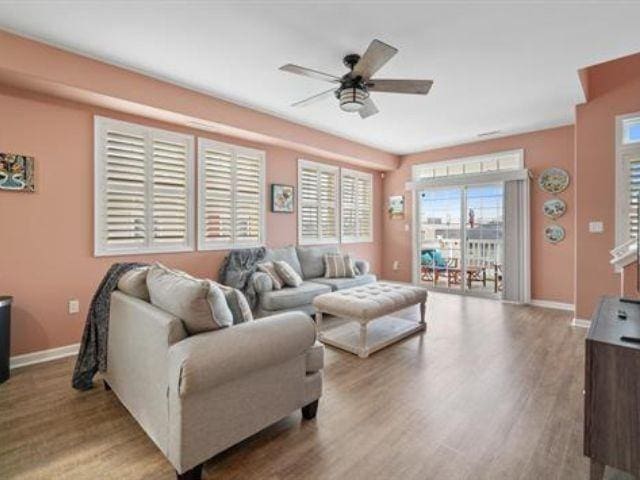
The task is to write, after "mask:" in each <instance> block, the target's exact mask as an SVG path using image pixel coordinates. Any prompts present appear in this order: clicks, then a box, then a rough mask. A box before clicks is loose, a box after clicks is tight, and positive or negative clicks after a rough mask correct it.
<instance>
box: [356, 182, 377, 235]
mask: <svg viewBox="0 0 640 480" xmlns="http://www.w3.org/2000/svg"><path fill="white" fill-rule="evenodd" d="M371 183H372V179H371V177H369V178H366V179H365V178H358V188H357V204H358V237H359V238H360V239H362V240H368V239H370V238H371V214H372V210H371V203H372V193H373V192H372V188H373V185H372V184H371Z"/></svg>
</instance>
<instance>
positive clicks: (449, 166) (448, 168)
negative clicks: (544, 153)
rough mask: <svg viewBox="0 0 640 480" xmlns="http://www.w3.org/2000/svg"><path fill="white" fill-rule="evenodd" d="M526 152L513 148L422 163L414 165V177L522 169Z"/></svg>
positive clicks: (435, 176) (418, 178)
mask: <svg viewBox="0 0 640 480" xmlns="http://www.w3.org/2000/svg"><path fill="white" fill-rule="evenodd" d="M523 168H524V152H523V151H522V150H512V151H508V152H498V153H492V154H489V155H479V156H474V157H465V158H459V159H453V160H445V161H443V162H430V163H422V164H419V165H414V166H413V169H412V170H413V179H414V180H420V179H422V178H438V177H448V176H453V175H476V174H481V173H486V172H495V171H506V170H521V169H523Z"/></svg>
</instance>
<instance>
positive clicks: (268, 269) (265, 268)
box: [258, 262, 284, 290]
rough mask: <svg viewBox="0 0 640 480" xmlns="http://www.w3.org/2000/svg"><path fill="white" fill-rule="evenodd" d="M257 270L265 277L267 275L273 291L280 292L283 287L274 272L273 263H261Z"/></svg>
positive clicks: (280, 279) (276, 273) (278, 276)
mask: <svg viewBox="0 0 640 480" xmlns="http://www.w3.org/2000/svg"><path fill="white" fill-rule="evenodd" d="M258 270H259V271H260V272H262V273H264V274H266V275H269V278H271V285H272V286H273V289H274V290H280V289H281V288H282V287H283V286H284V282H283V281H282V278H280V275H278V272H277V271H276V266H275V265H274V264H273V262H262V263H259V264H258Z"/></svg>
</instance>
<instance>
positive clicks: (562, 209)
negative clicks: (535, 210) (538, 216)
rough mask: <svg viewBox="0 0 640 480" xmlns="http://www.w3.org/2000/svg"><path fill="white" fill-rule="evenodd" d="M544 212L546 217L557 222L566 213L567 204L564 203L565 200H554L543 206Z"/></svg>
mask: <svg viewBox="0 0 640 480" xmlns="http://www.w3.org/2000/svg"><path fill="white" fill-rule="evenodd" d="M542 211H543V213H544V216H545V217H548V218H551V219H553V220H555V219H556V218H560V217H561V216H562V215H564V214H565V213H566V211H567V204H566V203H564V200H561V199H559V198H552V199H551V200H547V201H546V202H544V205H542Z"/></svg>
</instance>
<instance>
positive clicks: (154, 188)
mask: <svg viewBox="0 0 640 480" xmlns="http://www.w3.org/2000/svg"><path fill="white" fill-rule="evenodd" d="M193 162H194V158H193V137H191V136H188V135H182V134H177V133H173V132H168V131H164V130H158V129H153V128H149V127H145V126H142V125H136V124H132V123H127V122H121V121H117V120H112V119H108V118H103V117H95V185H94V188H95V202H94V205H95V215H94V217H95V222H94V223H95V238H94V253H95V255H96V256H100V255H120V254H135V253H153V252H179V251H189V250H193V220H192V217H193V198H192V197H193V193H192V188H191V184H192V183H193Z"/></svg>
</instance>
